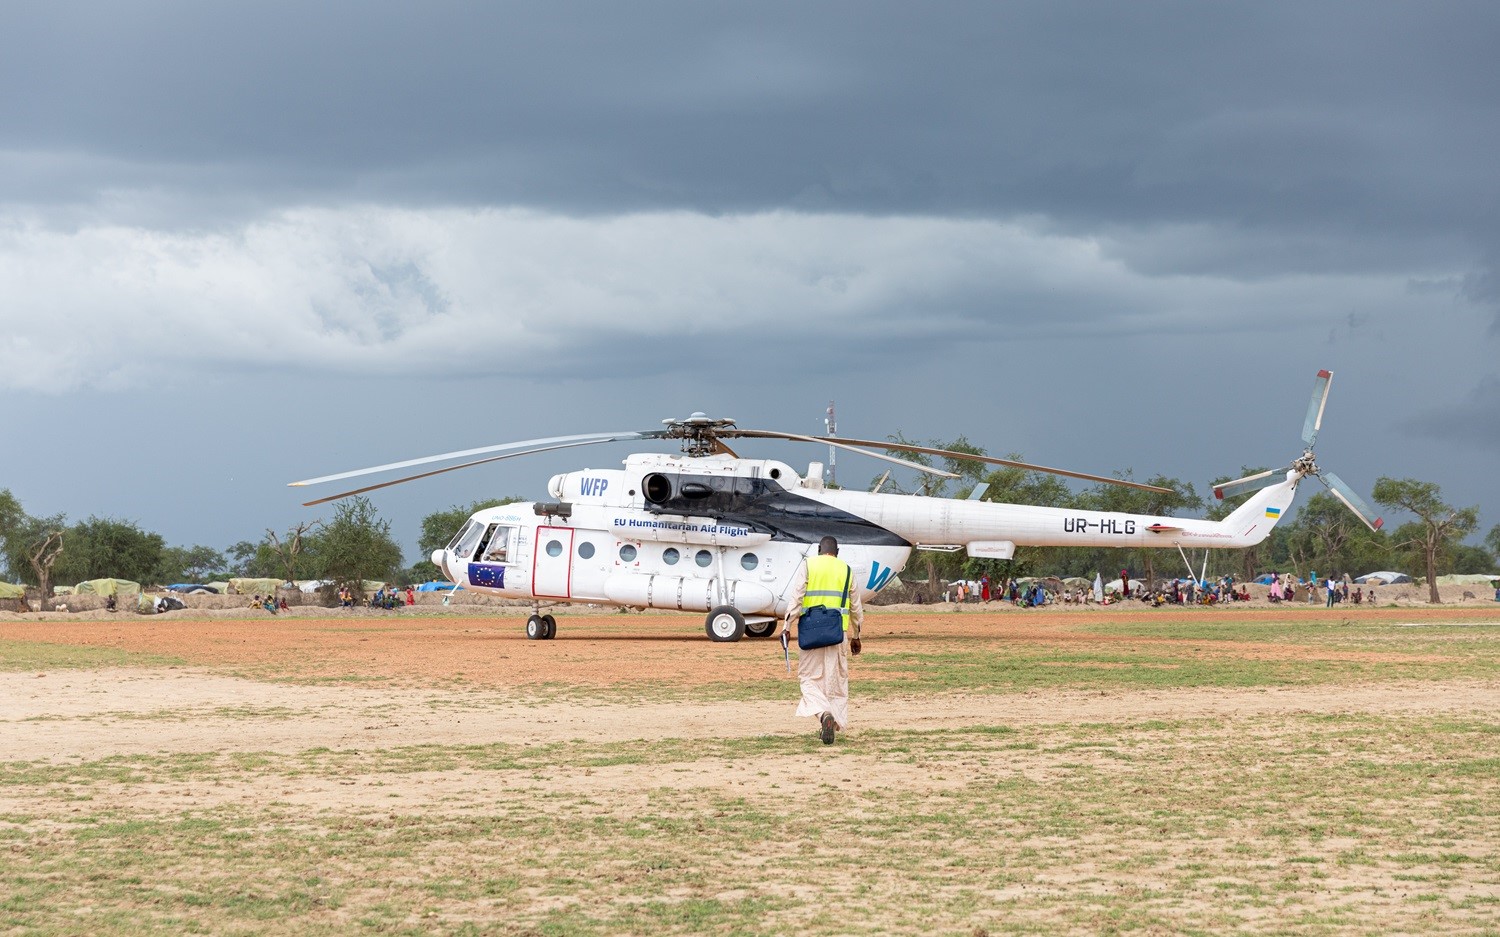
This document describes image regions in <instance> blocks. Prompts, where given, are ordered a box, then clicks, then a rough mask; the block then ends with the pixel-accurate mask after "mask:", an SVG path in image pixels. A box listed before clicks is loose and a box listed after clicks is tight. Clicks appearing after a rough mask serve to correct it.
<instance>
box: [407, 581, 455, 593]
mask: <svg viewBox="0 0 1500 937" xmlns="http://www.w3.org/2000/svg"><path fill="white" fill-rule="evenodd" d="M452 588H455V587H454V585H453V583H451V582H424V583H422V584H421V585H420V586H417V587H416V589H417V591H418V592H447V591H448V590H449V589H452ZM457 588H459V589H462V588H463V586H458V587H457Z"/></svg>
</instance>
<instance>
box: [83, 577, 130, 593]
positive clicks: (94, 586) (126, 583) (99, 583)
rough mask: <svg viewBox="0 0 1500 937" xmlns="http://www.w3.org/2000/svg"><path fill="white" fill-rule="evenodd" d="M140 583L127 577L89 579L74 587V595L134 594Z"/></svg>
mask: <svg viewBox="0 0 1500 937" xmlns="http://www.w3.org/2000/svg"><path fill="white" fill-rule="evenodd" d="M140 591H141V584H140V583H138V582H131V581H130V580H129V579H90V580H89V581H88V582H80V583H79V584H78V585H77V586H75V587H74V593H75V594H76V595H135V594H137V593H139V592H140Z"/></svg>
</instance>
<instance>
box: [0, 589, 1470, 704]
mask: <svg viewBox="0 0 1500 937" xmlns="http://www.w3.org/2000/svg"><path fill="white" fill-rule="evenodd" d="M522 611H523V610H517V615H516V616H515V617H514V618H510V617H506V618H501V617H495V616H486V617H477V618H451V617H436V616H433V617H429V616H421V615H411V616H407V615H402V614H384V615H376V614H367V613H358V614H355V615H345V614H334V615H331V616H329V617H326V618H319V617H311V616H308V617H303V616H300V615H284V616H277V617H274V618H272V617H269V616H268V617H261V618H254V619H226V618H191V617H178V615H177V614H174V615H169V616H153V617H136V616H131V615H122V616H120V617H119V618H113V619H110V620H105V621H98V620H90V621H69V622H59V621H46V622H42V621H25V620H20V621H0V638H4V639H15V640H27V641H43V642H48V643H54V644H56V643H61V644H73V645H81V646H90V647H109V648H118V649H121V650H126V651H141V652H150V653H155V654H163V655H170V656H174V657H179V658H182V659H183V660H185V661H187V662H188V663H190V664H194V665H203V666H213V667H229V668H235V669H243V670H246V671H249V672H255V673H264V674H266V675H288V676H296V677H330V678H333V677H349V676H360V677H375V678H385V679H391V680H395V681H398V682H407V681H411V682H421V683H430V682H432V681H435V680H436V681H443V680H450V679H453V680H462V681H465V682H467V683H471V684H478V685H488V686H522V685H528V684H538V683H560V684H566V685H580V686H589V685H594V686H599V685H612V684H622V683H623V684H629V683H637V682H653V683H654V682H665V683H669V684H673V685H678V686H692V685H697V684H702V683H708V682H715V683H717V682H724V681H731V682H732V681H743V680H756V679H770V678H774V677H777V676H784V675H785V670H784V667H783V663H782V656H781V647H780V642H778V641H776V640H774V639H772V640H750V639H746V640H744V641H741V642H739V643H738V644H713V643H710V642H709V641H708V640H707V638H706V637H705V635H704V632H703V624H702V619H701V617H699V616H696V615H673V614H629V615H621V614H601V613H598V612H592V613H591V612H588V611H584V610H579V611H572V612H570V611H569V610H567V609H561V610H559V611H558V612H557V613H556V614H557V615H558V618H559V629H558V632H559V633H558V637H557V638H556V639H555V640H553V641H528V640H526V638H525V635H524V634H523V631H522V616H521V613H522ZM179 614H183V613H179ZM1497 618H1500V613H1497V610H1494V609H1473V608H1470V609H1465V608H1435V609H1425V608H1422V609H1418V608H1392V609H1360V610H1347V611H1346V610H1334V611H1330V612H1323V611H1321V610H1315V609H1308V610H1297V611H1295V612H1294V613H1290V614H1287V613H1279V614H1275V615H1274V616H1273V615H1272V613H1268V612H1264V611H1262V612H1254V613H1250V614H1247V615H1235V613H1234V612H1233V611H1231V610H1227V609H1226V610H1223V611H1219V610H1202V609H1197V610H1186V611H1140V612H1135V611H1124V610H1118V611H1116V610H1109V611H1103V610H1101V611H1100V612H1097V613H1095V614H1086V613H1081V612H1079V611H1076V610H1075V611H1055V612H1054V611H1023V610H1016V609H1004V608H1001V609H994V610H990V609H984V610H980V609H975V610H972V611H971V610H969V609H965V610H964V611H962V612H925V611H924V612H914V611H907V610H879V611H875V612H873V613H872V614H871V615H870V616H869V618H868V619H867V621H866V625H865V629H866V637H867V643H868V644H869V645H870V650H871V652H873V653H877V654H878V653H879V652H880V651H881V650H884V649H886V648H899V649H900V650H901V651H903V652H913V653H923V652H932V653H937V652H941V651H943V650H945V649H950V648H951V647H952V645H953V643H954V642H955V641H958V642H964V643H966V644H968V643H970V642H974V641H978V642H982V644H984V645H989V644H994V645H996V646H997V647H999V646H1011V647H1013V646H1015V645H1017V644H1030V645H1042V646H1049V645H1051V646H1057V647H1060V648H1061V647H1067V648H1069V649H1070V650H1077V649H1078V648H1080V647H1088V646H1099V647H1113V648H1121V647H1141V648H1148V647H1161V646H1165V647H1174V648H1177V649H1178V650H1179V652H1184V651H1185V652H1186V653H1188V654H1190V655H1192V656H1201V657H1205V658H1216V659H1218V658H1237V659H1256V660H1309V661H1312V660H1341V661H1354V660H1358V661H1368V662H1372V663H1373V662H1387V661H1389V662H1398V661H1399V662H1417V661H1435V660H1442V659H1444V658H1442V657H1439V656H1434V655H1413V654H1400V653H1389V652H1384V651H1378V650H1343V649H1336V648H1320V647H1308V646H1305V645H1297V644H1285V645H1283V644H1275V643H1266V642H1251V641H1234V640H1212V641H1210V640H1204V639H1201V638H1181V639H1179V638H1171V637H1137V636H1129V635H1125V636H1121V635H1109V634H1097V633H1092V632H1090V631H1089V630H1088V629H1089V628H1090V626H1092V625H1096V624H1105V623H1114V622H1119V621H1121V620H1122V619H1123V620H1125V621H1132V622H1140V623H1143V624H1144V623H1153V624H1162V623H1172V622H1180V623H1182V624H1183V625H1184V626H1189V625H1201V624H1203V623H1205V622H1208V621H1212V620H1214V619H1221V620H1227V621H1233V620H1248V621H1251V622H1257V623H1258V622H1266V623H1272V622H1277V621H1285V622H1289V623H1292V622H1294V623H1297V624H1309V623H1317V622H1326V623H1327V624H1328V625H1329V626H1330V627H1336V626H1338V625H1339V624H1341V623H1343V622H1371V621H1403V622H1404V621H1412V622H1422V621H1431V622H1434V623H1438V622H1485V621H1495V620H1497ZM971 647H972V645H971Z"/></svg>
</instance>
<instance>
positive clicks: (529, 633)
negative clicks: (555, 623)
mask: <svg viewBox="0 0 1500 937" xmlns="http://www.w3.org/2000/svg"><path fill="white" fill-rule="evenodd" d="M545 637H547V625H546V623H545V622H544V621H542V616H540V615H532V616H531V617H530V618H528V619H526V639H527V640H528V641H540V640H542V639H543V638H545Z"/></svg>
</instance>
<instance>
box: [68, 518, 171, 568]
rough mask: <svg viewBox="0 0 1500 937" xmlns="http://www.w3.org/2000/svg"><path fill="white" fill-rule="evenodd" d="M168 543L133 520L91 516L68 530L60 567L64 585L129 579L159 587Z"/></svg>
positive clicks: (159, 535)
mask: <svg viewBox="0 0 1500 937" xmlns="http://www.w3.org/2000/svg"><path fill="white" fill-rule="evenodd" d="M165 550H166V541H165V540H163V539H162V536H161V534H155V533H150V532H149V531H145V530H142V529H141V528H140V527H138V526H137V525H136V524H135V523H133V522H131V521H121V520H115V519H113V518H107V517H90V518H88V520H84V521H80V522H78V523H77V524H74V525H73V526H72V527H70V528H69V529H68V549H67V552H66V553H64V554H63V556H62V558H61V559H60V561H59V562H58V564H57V578H58V579H61V580H62V581H64V582H82V581H84V580H86V579H104V578H113V579H129V580H131V581H133V582H139V583H141V584H142V585H150V584H156V583H157V582H158V580H159V578H160V577H161V575H162V573H163V564H162V559H163V554H164V552H165Z"/></svg>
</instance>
